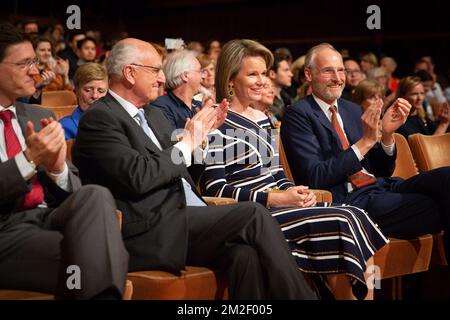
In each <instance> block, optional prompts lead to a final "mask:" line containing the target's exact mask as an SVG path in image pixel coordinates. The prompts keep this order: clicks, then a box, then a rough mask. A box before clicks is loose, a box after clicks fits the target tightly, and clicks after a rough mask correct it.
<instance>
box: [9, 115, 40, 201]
mask: <svg viewBox="0 0 450 320" xmlns="http://www.w3.org/2000/svg"><path fill="white" fill-rule="evenodd" d="M12 115H13V113H12V111H11V110H5V111H0V119H1V120H2V121H3V126H4V128H3V132H4V135H5V144H6V154H7V155H8V159H12V158H14V157H15V156H16V154H18V153H19V152H20V151H22V147H21V145H20V142H19V139H18V138H17V135H16V132H15V131H14V128H13V126H12V121H11V119H12ZM31 184H32V186H33V188H32V189H31V191H30V192H29V193H27V194H26V196H25V199H24V202H23V205H22V207H21V208H20V209H21V210H26V209H32V208H34V207H36V206H38V205H40V204H41V203H42V202H43V200H44V189H43V188H42V185H41V184H40V183H39V181H38V180H37V178H36V176H34V177H33V178H31Z"/></svg>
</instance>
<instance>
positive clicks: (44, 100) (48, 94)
mask: <svg viewBox="0 0 450 320" xmlns="http://www.w3.org/2000/svg"><path fill="white" fill-rule="evenodd" d="M75 104H77V96H76V95H75V93H73V91H70V90H56V91H44V92H42V97H41V105H42V106H44V107H60V106H70V105H75Z"/></svg>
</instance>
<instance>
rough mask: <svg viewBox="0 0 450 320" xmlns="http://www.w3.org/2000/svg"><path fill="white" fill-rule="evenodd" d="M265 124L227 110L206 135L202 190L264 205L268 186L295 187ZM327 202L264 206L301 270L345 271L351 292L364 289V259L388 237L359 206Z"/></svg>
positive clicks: (204, 192) (267, 123)
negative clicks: (287, 175)
mask: <svg viewBox="0 0 450 320" xmlns="http://www.w3.org/2000/svg"><path fill="white" fill-rule="evenodd" d="M270 129H271V127H270V122H269V120H268V119H267V118H265V119H261V120H260V121H253V120H250V119H248V118H246V117H244V116H242V115H240V114H238V113H235V112H233V111H229V113H228V116H227V119H226V120H225V122H224V124H223V125H222V126H221V127H220V128H219V129H218V130H215V131H214V132H212V133H211V134H210V137H209V151H208V156H207V158H206V163H207V165H206V169H205V172H204V173H203V176H202V179H201V187H202V192H203V193H202V194H204V195H207V196H214V197H229V198H234V199H236V200H237V201H254V202H259V203H261V204H262V205H264V206H267V199H268V193H267V189H271V188H278V189H281V190H286V189H288V188H290V187H292V186H294V184H293V183H291V182H290V181H289V180H288V179H287V178H286V176H285V175H284V171H283V168H282V167H281V166H280V165H279V163H278V148H277V147H276V145H275V137H274V134H272V132H271V130H270ZM330 205H331V204H327V203H319V204H318V205H317V206H315V207H310V208H287V207H286V208H270V209H269V211H270V212H271V214H272V215H273V216H274V217H275V218H276V219H277V221H278V223H279V224H280V226H281V230H282V231H283V233H284V235H285V237H286V239H287V241H288V243H289V245H290V247H291V249H292V254H293V255H294V257H295V258H296V261H297V264H298V266H299V268H300V269H301V270H302V271H304V272H306V273H311V274H315V275H326V274H337V273H343V274H347V275H348V276H349V277H351V280H352V281H351V282H352V284H353V285H354V287H353V289H354V290H353V292H354V293H355V295H356V293H357V292H361V295H363V294H364V292H366V291H367V287H366V286H365V280H364V271H365V269H366V261H367V260H368V259H369V258H370V257H371V256H373V255H374V253H375V252H376V251H377V250H378V249H380V248H381V247H383V246H384V245H385V244H386V243H387V242H388V240H387V239H386V237H385V236H384V235H383V234H382V233H381V231H380V229H379V228H378V227H377V226H376V225H375V224H374V223H373V222H372V221H371V220H370V218H369V217H368V215H367V214H366V213H365V212H364V211H363V210H362V209H359V208H357V207H353V206H346V205H338V206H336V205H333V206H330ZM355 286H357V288H355ZM355 289H357V290H355ZM361 289H362V291H361Z"/></svg>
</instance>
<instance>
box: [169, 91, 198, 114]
mask: <svg viewBox="0 0 450 320" xmlns="http://www.w3.org/2000/svg"><path fill="white" fill-rule="evenodd" d="M167 95H168V96H169V97H170V98H171V99H173V100H174V101H175V103H176V104H177V106H178V107H183V108H185V109H187V110H191V109H189V106H187V105H186V103H184V101H183V100H181V99H180V98H178V97H177V95H176V94H175V93H173V91H169V92H168V93H167ZM199 105H200V106H201V102H198V101H197V100H195V99H192V102H191V107H192V111H194V110H195V109H196V108H198V107H199Z"/></svg>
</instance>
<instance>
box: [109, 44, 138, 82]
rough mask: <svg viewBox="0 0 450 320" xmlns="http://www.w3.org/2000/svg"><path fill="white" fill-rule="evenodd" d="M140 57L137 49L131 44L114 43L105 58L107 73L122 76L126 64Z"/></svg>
mask: <svg viewBox="0 0 450 320" xmlns="http://www.w3.org/2000/svg"><path fill="white" fill-rule="evenodd" d="M139 57H140V52H139V50H138V49H137V48H136V47H135V46H134V45H132V44H129V43H127V42H119V43H117V44H116V45H114V46H113V47H112V49H111V52H110V53H109V56H108V58H107V59H106V69H107V70H108V75H109V76H110V77H111V76H112V75H117V76H120V77H122V76H123V74H122V72H123V68H125V66H126V65H127V64H130V63H133V62H135V60H136V59H137V58H139Z"/></svg>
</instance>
